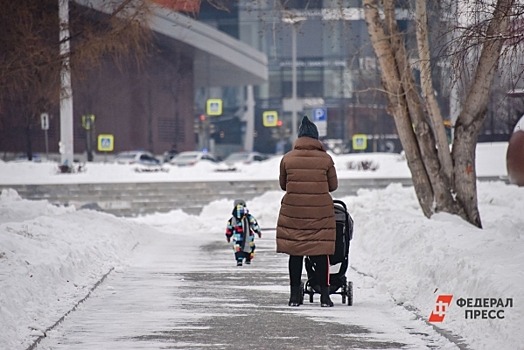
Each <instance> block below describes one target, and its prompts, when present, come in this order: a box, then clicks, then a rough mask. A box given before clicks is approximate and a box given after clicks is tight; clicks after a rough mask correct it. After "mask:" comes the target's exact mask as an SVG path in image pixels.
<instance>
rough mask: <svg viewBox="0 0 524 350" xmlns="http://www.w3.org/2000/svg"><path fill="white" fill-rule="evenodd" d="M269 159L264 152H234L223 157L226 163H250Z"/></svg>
mask: <svg viewBox="0 0 524 350" xmlns="http://www.w3.org/2000/svg"><path fill="white" fill-rule="evenodd" d="M267 159H269V156H268V155H266V154H262V153H258V152H234V153H231V154H230V155H229V156H227V157H226V159H224V163H226V164H238V163H242V164H251V163H253V162H261V161H264V160H267Z"/></svg>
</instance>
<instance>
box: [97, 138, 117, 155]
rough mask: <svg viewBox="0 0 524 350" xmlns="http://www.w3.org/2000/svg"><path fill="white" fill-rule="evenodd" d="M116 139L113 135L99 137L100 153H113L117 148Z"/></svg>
mask: <svg viewBox="0 0 524 350" xmlns="http://www.w3.org/2000/svg"><path fill="white" fill-rule="evenodd" d="M114 141H115V138H114V136H113V135H111V134H100V135H98V151H99V152H111V151H112V150H113V149H114V146H115V142H114Z"/></svg>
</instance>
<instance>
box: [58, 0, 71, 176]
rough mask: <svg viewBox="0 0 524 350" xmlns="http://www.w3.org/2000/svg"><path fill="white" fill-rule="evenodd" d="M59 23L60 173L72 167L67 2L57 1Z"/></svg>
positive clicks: (66, 0)
mask: <svg viewBox="0 0 524 350" xmlns="http://www.w3.org/2000/svg"><path fill="white" fill-rule="evenodd" d="M58 17H59V22H60V57H61V59H62V68H61V70H60V85H61V86H60V87H61V89H60V143H59V150H60V163H61V169H64V170H62V171H66V172H70V171H71V170H72V167H73V154H74V152H73V91H72V88H71V66H70V59H69V53H70V46H69V45H70V43H69V40H70V36H69V0H58Z"/></svg>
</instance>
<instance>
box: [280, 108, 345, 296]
mask: <svg viewBox="0 0 524 350" xmlns="http://www.w3.org/2000/svg"><path fill="white" fill-rule="evenodd" d="M279 182H280V187H281V188H282V190H284V191H286V194H285V195H284V197H283V198H282V201H281V207H280V213H279V216H278V222H277V252H278V253H286V254H289V282H290V286H291V297H290V299H289V306H299V305H300V304H301V301H302V299H303V294H302V291H301V290H300V283H301V280H300V279H301V276H302V268H303V261H304V256H309V257H310V259H311V262H312V263H313V264H314V265H315V273H316V274H317V280H318V281H319V282H320V284H321V285H320V288H321V297H320V303H321V306H333V302H332V301H331V299H330V298H329V255H331V254H333V253H334V251H335V237H336V222H335V210H334V206H333V199H332V198H331V195H330V194H329V192H332V191H335V190H336V189H337V187H338V179H337V173H336V170H335V165H334V163H333V159H332V158H331V156H330V155H329V154H327V152H326V150H325V149H324V147H323V145H322V143H321V142H320V141H319V140H318V130H317V127H316V126H315V124H313V123H312V122H311V121H309V119H308V118H307V117H304V118H303V119H302V123H301V125H300V128H299V130H298V138H297V140H296V141H295V144H294V147H293V150H291V151H290V152H288V153H286V154H285V155H284V157H282V160H281V162H280V177H279Z"/></svg>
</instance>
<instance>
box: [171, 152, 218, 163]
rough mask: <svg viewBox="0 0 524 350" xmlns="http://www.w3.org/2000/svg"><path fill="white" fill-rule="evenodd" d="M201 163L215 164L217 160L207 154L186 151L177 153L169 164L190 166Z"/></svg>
mask: <svg viewBox="0 0 524 350" xmlns="http://www.w3.org/2000/svg"><path fill="white" fill-rule="evenodd" d="M201 161H204V162H213V163H216V162H217V158H216V157H215V156H214V155H213V154H211V153H209V152H201V151H188V152H181V153H179V154H178V155H177V156H176V157H175V158H173V159H171V161H170V163H171V164H173V165H177V166H191V165H195V164H196V163H198V162H201Z"/></svg>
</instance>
